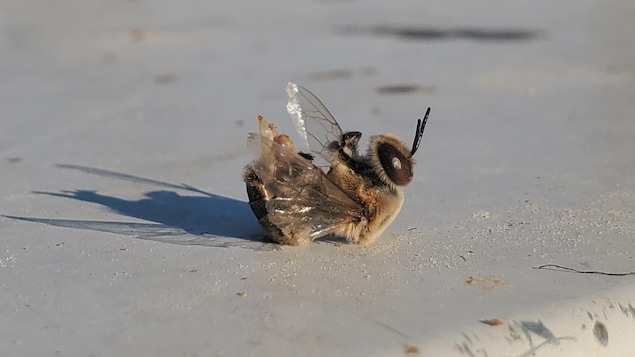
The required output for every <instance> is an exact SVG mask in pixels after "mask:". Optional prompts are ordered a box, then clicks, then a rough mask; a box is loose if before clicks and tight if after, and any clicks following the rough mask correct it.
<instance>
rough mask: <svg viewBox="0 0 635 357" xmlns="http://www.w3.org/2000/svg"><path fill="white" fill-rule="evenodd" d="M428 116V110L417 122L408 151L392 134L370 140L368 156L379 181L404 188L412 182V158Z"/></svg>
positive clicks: (413, 161) (376, 136) (413, 162)
mask: <svg viewBox="0 0 635 357" xmlns="http://www.w3.org/2000/svg"><path fill="white" fill-rule="evenodd" d="M429 115H430V108H428V110H427V111H426V115H425V117H424V118H423V120H421V119H419V120H418V121H417V129H416V132H415V139H414V142H413V143H412V148H411V149H410V150H408V148H407V147H406V145H405V144H404V143H403V142H401V140H399V139H398V138H397V137H396V136H394V135H392V134H382V135H375V136H373V137H371V138H370V148H369V153H368V156H369V157H370V159H371V164H372V165H373V167H374V168H375V172H376V173H377V175H378V176H379V177H380V178H381V180H382V181H384V182H385V183H386V184H388V185H389V186H393V187H394V186H405V185H407V184H409V183H410V181H412V177H413V174H414V166H415V160H414V159H413V156H414V154H415V153H416V152H417V149H418V148H419V144H420V143H421V137H422V136H423V129H424V128H425V126H426V122H427V120H428V116H429Z"/></svg>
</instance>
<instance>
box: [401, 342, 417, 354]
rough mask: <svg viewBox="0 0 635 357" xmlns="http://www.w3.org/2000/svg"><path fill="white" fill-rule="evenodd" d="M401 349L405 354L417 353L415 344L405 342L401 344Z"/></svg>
mask: <svg viewBox="0 0 635 357" xmlns="http://www.w3.org/2000/svg"><path fill="white" fill-rule="evenodd" d="M403 351H404V353H405V354H407V355H412V354H419V348H417V347H416V346H410V345H406V344H404V345H403Z"/></svg>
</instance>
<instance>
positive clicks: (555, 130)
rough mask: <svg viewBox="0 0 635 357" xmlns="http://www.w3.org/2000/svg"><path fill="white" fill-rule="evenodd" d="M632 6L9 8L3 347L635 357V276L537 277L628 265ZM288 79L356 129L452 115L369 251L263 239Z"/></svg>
mask: <svg viewBox="0 0 635 357" xmlns="http://www.w3.org/2000/svg"><path fill="white" fill-rule="evenodd" d="M633 9H634V7H633V5H631V3H630V2H624V1H622V2H620V1H564V2H559V3H553V2H547V1H541V2H536V1H517V2H498V1H451V2H447V1H436V2H404V1H402V2H384V1H371V2H368V1H364V2H362V1H351V2H328V1H327V2H302V3H300V2H291V1H287V2H285V1H283V0H279V1H276V2H253V3H243V2H240V3H239V2H236V3H210V2H195V1H186V2H178V3H176V2H169V1H157V2H149V1H126V2H115V3H113V2H111V1H90V2H87V1H68V0H67V1H61V2H60V1H58V2H55V5H53V4H52V3H51V2H45V1H31V2H23V1H5V2H3V4H2V11H1V12H0V20H1V21H0V29H1V31H0V48H2V54H3V55H2V60H1V61H0V73H2V82H1V85H0V97H1V98H2V105H1V106H0V183H1V184H0V213H1V214H3V215H5V217H0V244H1V245H0V248H1V249H0V277H1V284H0V314H1V316H2V320H3V324H2V326H1V327H0V336H2V337H0V354H1V355H3V356H17V355H23V356H54V355H59V356H86V355H93V356H112V355H129V356H249V355H252V356H267V355H269V356H291V355H313V356H318V355H325V354H327V355H333V356H350V355H378V356H392V355H394V356H401V355H417V354H418V355H421V356H440V355H445V356H451V355H457V356H472V355H473V356H528V355H530V353H535V355H536V356H562V355H573V356H579V355H589V356H631V355H633V350H634V349H635V346H633V342H632V338H631V336H633V332H634V330H635V324H634V322H635V318H634V312H633V304H635V303H634V302H633V296H634V293H635V285H634V283H635V282H634V279H635V277H634V276H622V277H612V276H604V275H592V274H576V273H567V272H556V271H548V270H536V269H532V267H535V266H539V265H542V264H549V263H554V264H560V265H564V266H569V267H572V268H577V269H580V270H600V271H610V272H627V271H633V270H635V268H634V264H633V247H634V243H635V235H634V234H633V233H634V232H635V218H634V210H635V208H634V207H635V203H634V202H635V181H634V180H633V176H634V175H635V156H634V155H633V153H634V152H635V140H634V135H635V121H634V120H633V119H634V118H633V113H634V112H635V103H634V102H633V92H634V90H633V89H634V75H633V73H634V69H635V68H634V65H633V64H634V63H635V55H634V54H635V51H634V50H633V46H632V35H631V34H632V33H633V31H634V30H635V29H633V25H632V15H633V11H634V10H633ZM421 28H423V29H428V30H434V31H428V32H421V31H419V32H416V31H415V32H412V31H411V32H407V31H406V32H403V31H402V32H401V33H398V32H397V30H398V29H402V30H403V29H410V30H412V29H415V30H416V29H419V30H420V29H421ZM502 30H505V31H502ZM494 35H499V36H503V37H502V38H501V37H499V40H497V41H495V40H493V39H492V37H493V36H494ZM507 35H516V36H520V37H521V39H518V40H515V41H508V40H507V39H506V38H507V37H505V36H507ZM525 35H527V36H528V38H525V39H522V37H523V36H525ZM483 36H484V37H486V38H489V39H490V40H482V38H483ZM288 81H295V82H298V83H301V84H303V85H304V86H306V87H307V88H310V89H311V90H312V91H314V92H315V93H316V94H318V95H319V96H320V97H321V99H322V100H324V102H325V103H326V104H327V106H328V107H329V108H330V109H331V111H332V112H333V114H334V115H335V116H336V117H337V118H338V119H339V121H340V124H341V125H342V126H343V128H344V129H350V130H360V131H362V132H363V133H364V138H363V139H367V138H368V136H369V135H371V134H373V133H379V132H383V131H392V132H394V133H395V134H397V135H399V136H400V137H402V138H403V139H404V140H406V141H409V140H411V136H412V132H411V131H412V128H413V124H414V122H415V120H416V118H417V117H420V116H421V115H422V114H423V112H424V110H425V108H427V107H428V106H431V107H432V115H431V118H430V121H429V123H428V127H427V129H426V134H425V136H424V142H423V144H422V147H421V150H420V152H419V153H417V160H418V166H417V170H416V177H415V180H414V181H413V183H412V184H411V185H410V186H408V187H407V188H406V202H405V204H404V208H403V210H402V212H401V214H400V215H399V217H398V218H397V219H396V221H395V222H394V223H393V225H392V226H391V227H389V229H388V230H387V232H386V233H385V234H384V235H383V237H380V238H379V239H378V240H377V242H376V243H375V244H374V245H372V246H369V247H357V246H346V245H344V246H341V247H337V246H335V245H334V244H333V242H323V243H318V244H313V245H311V246H309V247H305V248H292V247H277V246H270V245H265V244H262V243H259V242H257V239H258V235H259V232H260V230H259V227H258V225H257V223H256V222H255V219H254V218H253V216H252V214H251V212H250V210H249V208H248V205H247V204H246V202H245V201H246V194H245V192H244V185H243V184H242V182H241V179H240V172H241V168H242V166H243V165H244V164H245V163H246V162H248V161H249V160H250V159H251V158H250V156H249V154H248V153H247V149H246V146H245V138H246V135H247V132H248V131H255V130H256V121H255V116H256V115H257V114H263V115H265V117H266V118H267V119H268V120H269V121H272V122H274V123H276V124H277V125H278V126H279V128H280V129H281V130H282V131H292V130H293V127H292V124H291V121H290V120H289V119H288V115H287V114H286V110H285V105H286V94H285V92H284V88H285V85H286V83H287V82H288ZM394 85H415V86H418V87H419V88H420V90H418V91H415V92H414V93H406V94H403V93H402V94H390V95H388V94H382V93H381V92H380V91H379V90H378V89H379V88H382V87H385V86H394ZM6 216H11V217H13V218H10V217H6ZM468 282H470V283H468ZM491 319H499V320H500V322H501V323H502V324H501V325H498V326H488V325H486V324H484V323H482V322H479V321H483V320H491ZM598 323H599V324H600V325H598ZM598 326H599V327H598ZM601 326H604V327H605V329H606V336H608V337H607V338H606V339H605V338H604V332H603V330H602V327H601ZM417 351H418V352H417Z"/></svg>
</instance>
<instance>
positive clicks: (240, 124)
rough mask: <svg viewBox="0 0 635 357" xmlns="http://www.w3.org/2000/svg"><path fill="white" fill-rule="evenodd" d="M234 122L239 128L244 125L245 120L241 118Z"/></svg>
mask: <svg viewBox="0 0 635 357" xmlns="http://www.w3.org/2000/svg"><path fill="white" fill-rule="evenodd" d="M235 123H236V126H237V127H239V128H242V127H243V126H245V121H244V120H242V119H238V120H236V122H235Z"/></svg>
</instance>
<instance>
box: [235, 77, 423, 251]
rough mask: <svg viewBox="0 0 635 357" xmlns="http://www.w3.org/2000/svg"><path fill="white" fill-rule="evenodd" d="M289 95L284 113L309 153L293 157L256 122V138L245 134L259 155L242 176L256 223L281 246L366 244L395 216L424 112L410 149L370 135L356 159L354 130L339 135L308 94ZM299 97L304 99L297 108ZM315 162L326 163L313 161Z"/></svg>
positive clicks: (289, 146)
mask: <svg viewBox="0 0 635 357" xmlns="http://www.w3.org/2000/svg"><path fill="white" fill-rule="evenodd" d="M287 93H288V94H289V96H290V101H289V106H288V107H287V108H288V110H289V114H291V115H292V118H294V120H296V124H300V126H301V130H299V132H300V133H301V136H302V134H303V133H304V134H303V135H304V138H305V140H306V139H307V135H308V138H309V141H310V142H309V146H310V149H311V153H303V152H298V151H297V150H296V148H295V145H294V144H293V142H292V141H291V139H290V138H289V137H288V136H287V135H285V134H278V132H277V129H276V127H275V125H273V124H270V123H268V122H267V121H266V120H264V118H263V117H262V116H259V117H258V120H259V123H258V125H259V131H260V133H259V135H258V134H251V135H250V140H249V142H250V144H254V145H257V146H258V147H257V148H258V149H259V150H258V151H259V157H258V158H257V159H256V160H254V161H253V162H251V163H250V164H248V165H247V166H246V167H245V170H244V172H243V179H244V181H245V184H246V186H247V195H248V196H249V205H250V207H251V209H252V211H253V212H254V214H255V216H256V218H257V219H258V222H259V223H260V225H261V226H262V227H263V229H264V231H265V232H266V234H267V236H268V237H269V238H270V239H271V240H272V241H274V242H276V243H280V244H289V245H304V244H308V243H310V242H311V241H313V240H314V239H318V238H321V237H324V236H327V235H334V236H337V237H341V238H345V239H346V241H347V242H349V243H355V244H368V243H371V242H372V241H373V240H374V239H375V238H377V237H378V236H379V235H380V234H382V233H383V232H384V230H385V229H386V227H388V226H389V225H390V224H391V223H392V221H393V220H394V219H395V217H396V216H397V214H398V213H399V211H400V210H401V206H402V204H403V201H404V194H403V189H402V188H403V187H404V186H406V185H407V184H409V183H410V182H411V181H412V178H413V168H414V165H415V161H414V159H413V155H414V153H415V152H416V151H417V148H418V147H419V143H420V139H421V136H422V135H423V129H424V127H425V123H426V121H427V118H428V115H429V113H430V108H428V110H427V112H426V115H425V117H424V119H423V120H421V119H420V120H419V121H418V122H417V129H416V132H415V140H414V143H413V145H412V148H411V149H408V148H407V147H406V145H405V144H404V143H403V142H401V141H400V140H399V139H398V138H397V137H396V136H394V135H392V134H382V135H375V136H371V137H370V139H369V146H368V151H367V153H366V154H365V155H360V154H359V153H358V150H357V144H358V142H359V139H360V138H361V136H362V134H361V133H360V132H357V131H349V132H343V131H342V130H341V128H340V126H339V124H338V123H337V122H336V121H335V118H333V116H332V115H331V114H330V113H329V112H328V110H327V109H326V107H324V105H323V104H322V102H321V101H320V100H319V99H318V98H317V97H316V96H315V95H314V94H313V93H311V92H310V91H308V90H307V89H305V88H302V87H300V86H297V85H295V84H293V83H289V86H288V88H287ZM298 98H299V99H303V100H304V102H303V103H304V105H302V106H301V107H300V106H299V105H298V103H297V100H298ZM305 119H307V120H309V122H305ZM305 125H306V127H305ZM309 126H310V127H309ZM311 144H312V145H311ZM252 147H253V146H252ZM318 156H319V157H318ZM319 159H323V160H326V165H323V162H320V163H317V161H314V160H319ZM318 165H320V166H318ZM321 167H328V171H326V172H325V171H323V170H322V168H321Z"/></svg>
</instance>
